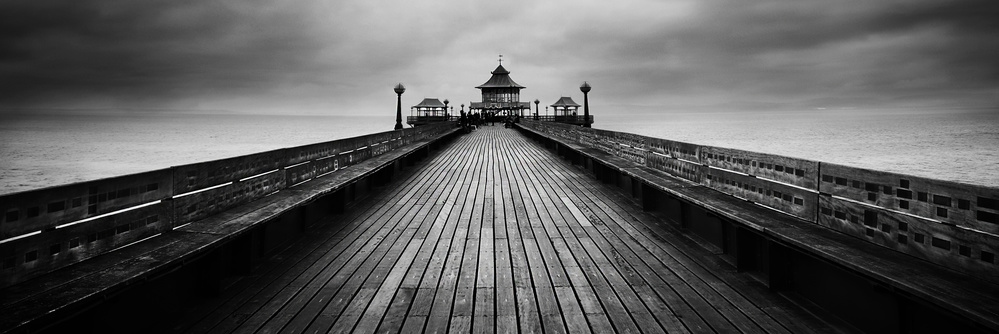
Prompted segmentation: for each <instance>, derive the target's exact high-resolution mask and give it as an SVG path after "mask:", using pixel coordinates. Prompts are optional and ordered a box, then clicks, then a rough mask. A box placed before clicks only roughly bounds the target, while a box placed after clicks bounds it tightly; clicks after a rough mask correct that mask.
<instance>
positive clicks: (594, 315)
mask: <svg viewBox="0 0 999 334" xmlns="http://www.w3.org/2000/svg"><path fill="white" fill-rule="evenodd" d="M150 326H151V327H155V328H158V329H160V330H166V331H172V332H184V333H206V332H213V333H214V332H241V333H250V332H258V333H270V332H287V333H295V332H309V333H313V332H362V333H367V332H399V331H402V332H429V333H444V332H469V331H472V332H476V333H481V332H493V331H495V332H504V333H505V332H525V333H526V332H535V333H540V332H545V333H559V332H594V333H609V332H632V333H637V332H643V333H660V332H694V333H705V332H719V333H722V332H724V333H734V332H743V333H755V332H773V333H789V332H792V333H801V332H837V331H840V329H841V328H837V327H836V326H835V325H832V324H830V323H829V322H827V321H825V320H823V319H820V318H819V317H816V316H815V315H813V314H812V313H810V312H808V311H807V310H805V309H803V308H802V307H799V306H797V305H796V304H795V303H793V302H791V301H789V300H788V299H785V298H784V297H783V296H781V295H778V294H775V293H772V292H770V291H769V290H768V289H767V288H766V287H765V286H764V285H763V284H761V283H759V282H757V281H756V280H754V279H753V278H751V277H750V276H748V275H747V274H743V273H737V272H735V270H734V269H732V267H731V266H730V265H728V264H727V263H725V262H723V261H722V260H720V258H719V257H717V256H715V255H713V254H709V253H708V252H707V251H706V250H704V249H703V248H700V247H698V246H696V245H695V244H694V243H693V242H691V241H690V240H689V239H688V238H687V237H684V236H681V235H680V234H679V233H678V232H676V231H673V230H671V227H667V224H666V223H664V222H662V221H661V220H660V219H659V218H657V217H655V216H652V215H649V214H646V213H644V212H642V210H641V209H640V208H639V207H637V206H636V204H635V203H633V202H632V201H631V200H630V199H628V198H627V197H626V196H625V195H623V194H621V193H619V192H618V191H616V190H614V189H611V188H608V187H605V186H604V185H602V184H600V183H599V181H597V180H595V179H593V178H592V177H590V176H589V175H588V174H586V172H585V171H583V170H582V169H579V168H578V167H574V166H572V165H571V164H569V163H568V162H566V161H563V160H560V159H559V158H558V157H557V156H556V155H554V154H551V153H550V152H548V151H546V150H545V149H544V148H543V147H541V146H539V144H537V143H535V142H533V141H529V140H527V138H525V137H524V136H522V135H521V134H520V133H519V132H517V131H516V130H514V129H505V128H502V127H498V126H497V127H482V128H479V129H478V130H476V131H474V132H473V133H471V134H470V135H466V136H463V137H461V138H459V139H457V140H456V141H455V142H453V143H452V144H450V146H448V147H447V148H445V149H444V150H443V151H441V152H440V153H438V154H436V155H434V156H432V157H431V159H429V160H428V161H426V162H425V163H424V164H421V165H419V166H417V167H416V168H413V169H412V170H410V171H408V172H406V173H404V174H403V175H402V177H399V178H397V179H396V180H394V181H393V182H392V183H390V184H389V185H388V186H385V187H381V188H378V189H376V190H375V191H374V192H372V193H371V194H370V195H369V197H367V198H364V199H362V200H360V201H356V202H355V204H354V205H353V207H350V208H349V209H348V210H347V211H346V213H344V214H341V215H336V216H331V217H330V218H329V219H324V220H323V221H322V222H321V223H319V224H317V225H316V226H313V227H311V228H310V230H309V231H308V232H307V235H306V236H304V237H303V238H301V239H299V240H297V241H295V242H294V243H293V244H292V245H291V246H289V247H288V248H287V249H285V250H282V251H280V252H279V253H277V254H276V255H274V256H272V257H270V258H268V259H267V260H265V261H263V262H262V263H261V265H259V266H258V268H257V269H256V270H255V271H254V272H253V273H252V274H250V275H248V276H242V277H240V278H238V279H236V280H233V281H230V282H228V283H227V286H226V288H225V289H224V290H222V291H221V292H220V293H219V294H218V295H217V296H214V297H210V298H207V299H204V300H202V301H201V302H200V303H199V304H198V305H195V306H193V307H191V308H190V309H189V310H188V311H186V312H185V313H183V314H182V316H181V317H180V318H178V319H171V320H169V322H168V323H166V324H155V325H154V324H151V325H150Z"/></svg>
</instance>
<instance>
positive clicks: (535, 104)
mask: <svg viewBox="0 0 999 334" xmlns="http://www.w3.org/2000/svg"><path fill="white" fill-rule="evenodd" d="M538 103H541V101H539V100H538V99H534V120H535V121H536V120H538Z"/></svg>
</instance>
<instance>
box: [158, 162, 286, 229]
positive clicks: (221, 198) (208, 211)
mask: <svg viewBox="0 0 999 334" xmlns="http://www.w3.org/2000/svg"><path fill="white" fill-rule="evenodd" d="M284 187H285V173H281V172H279V171H274V172H272V173H268V174H264V175H261V176H258V177H254V178H252V179H249V180H245V181H237V182H232V183H230V184H227V185H225V186H222V187H218V188H214V189H209V190H205V191H202V192H197V193H193V194H190V195H186V196H182V197H177V198H174V199H173V200H171V201H170V202H171V203H172V204H173V211H174V214H173V218H174V221H173V224H174V226H180V225H183V224H186V223H189V222H192V221H196V220H199V219H202V218H205V217H208V216H210V215H213V214H216V213H219V212H222V211H225V210H227V209H230V208H233V207H235V206H238V205H240V204H244V203H249V202H251V201H253V200H256V199H259V198H262V197H264V196H267V195H268V194H271V193H273V192H275V191H278V190H281V189H283V188H284Z"/></svg>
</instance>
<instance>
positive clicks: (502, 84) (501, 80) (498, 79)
mask: <svg viewBox="0 0 999 334" xmlns="http://www.w3.org/2000/svg"><path fill="white" fill-rule="evenodd" d="M490 73H492V74H493V76H492V77H490V78H489V81H486V83H484V84H481V85H479V86H478V87H475V88H479V89H482V88H511V87H512V88H527V87H524V86H521V85H520V84H518V83H516V82H514V81H513V79H511V78H510V71H507V70H506V68H504V67H503V65H502V64H500V65H499V66H496V69H495V70H493V71H492V72H490Z"/></svg>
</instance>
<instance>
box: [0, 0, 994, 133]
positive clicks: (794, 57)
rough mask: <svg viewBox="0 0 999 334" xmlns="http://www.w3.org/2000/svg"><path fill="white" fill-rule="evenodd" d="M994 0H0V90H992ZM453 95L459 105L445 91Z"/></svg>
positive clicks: (919, 98) (134, 97)
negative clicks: (501, 82) (495, 78)
mask: <svg viewBox="0 0 999 334" xmlns="http://www.w3.org/2000/svg"><path fill="white" fill-rule="evenodd" d="M997 17H999V1H996V0H980V1H974V0H972V1H966V0H956V1H955V0H905V1H896V0H877V1H871V0H614V1H607V0H572V1H538V0H530V1H528V0H508V1H467V0H438V1H393V0H356V1H323V0H147V1H120V0H107V1H101V0H97V1H94V0H62V1H60V0H45V1H28V0H25V1H22V0H5V1H0V110H7V111H9V110H24V109H29V110H35V109H122V110H227V111H235V112H248V113H289V114H379V113H388V114H390V115H391V114H392V113H394V110H395V93H394V92H392V87H393V86H394V85H395V84H396V83H398V82H402V83H403V84H404V85H406V87H407V91H406V93H405V94H404V95H403V105H404V108H406V112H408V107H409V106H411V105H414V104H416V103H418V102H419V101H420V100H421V99H422V98H423V97H438V98H441V99H444V98H448V99H450V100H451V101H452V104H453V105H455V106H456V107H457V106H458V105H459V104H461V103H466V104H467V103H468V102H469V101H478V100H479V91H478V90H477V89H475V88H474V87H475V86H477V85H480V84H482V83H484V82H485V81H486V80H488V79H489V76H490V74H489V71H491V70H493V69H494V68H495V67H496V65H497V58H498V55H499V54H502V55H503V59H504V62H503V64H504V66H505V67H506V68H507V69H508V70H510V71H511V72H512V74H511V77H512V78H513V79H514V80H515V81H517V82H518V83H520V84H521V85H524V86H527V89H525V90H523V91H522V93H521V97H522V100H524V101H533V100H534V99H536V98H537V99H540V100H541V101H542V112H544V111H543V106H544V105H547V104H551V103H553V102H555V101H556V100H557V99H558V98H559V96H562V95H567V96H572V97H573V98H574V99H576V100H577V102H582V93H580V92H579V89H578V87H579V85H580V84H581V83H582V82H583V81H584V80H585V81H588V82H589V83H590V84H591V85H592V86H593V91H592V92H591V93H590V102H591V104H592V107H593V109H594V112H595V113H600V112H603V113H605V114H607V113H615V112H619V111H623V110H643V111H658V110H691V109H726V110H752V109H789V110H812V109H819V108H827V109H836V108H857V109H870V108H931V109H933V108H939V109H954V108H996V107H997V106H999V23H997V22H999V20H997V19H996V18H997ZM456 110H457V108H456Z"/></svg>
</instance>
